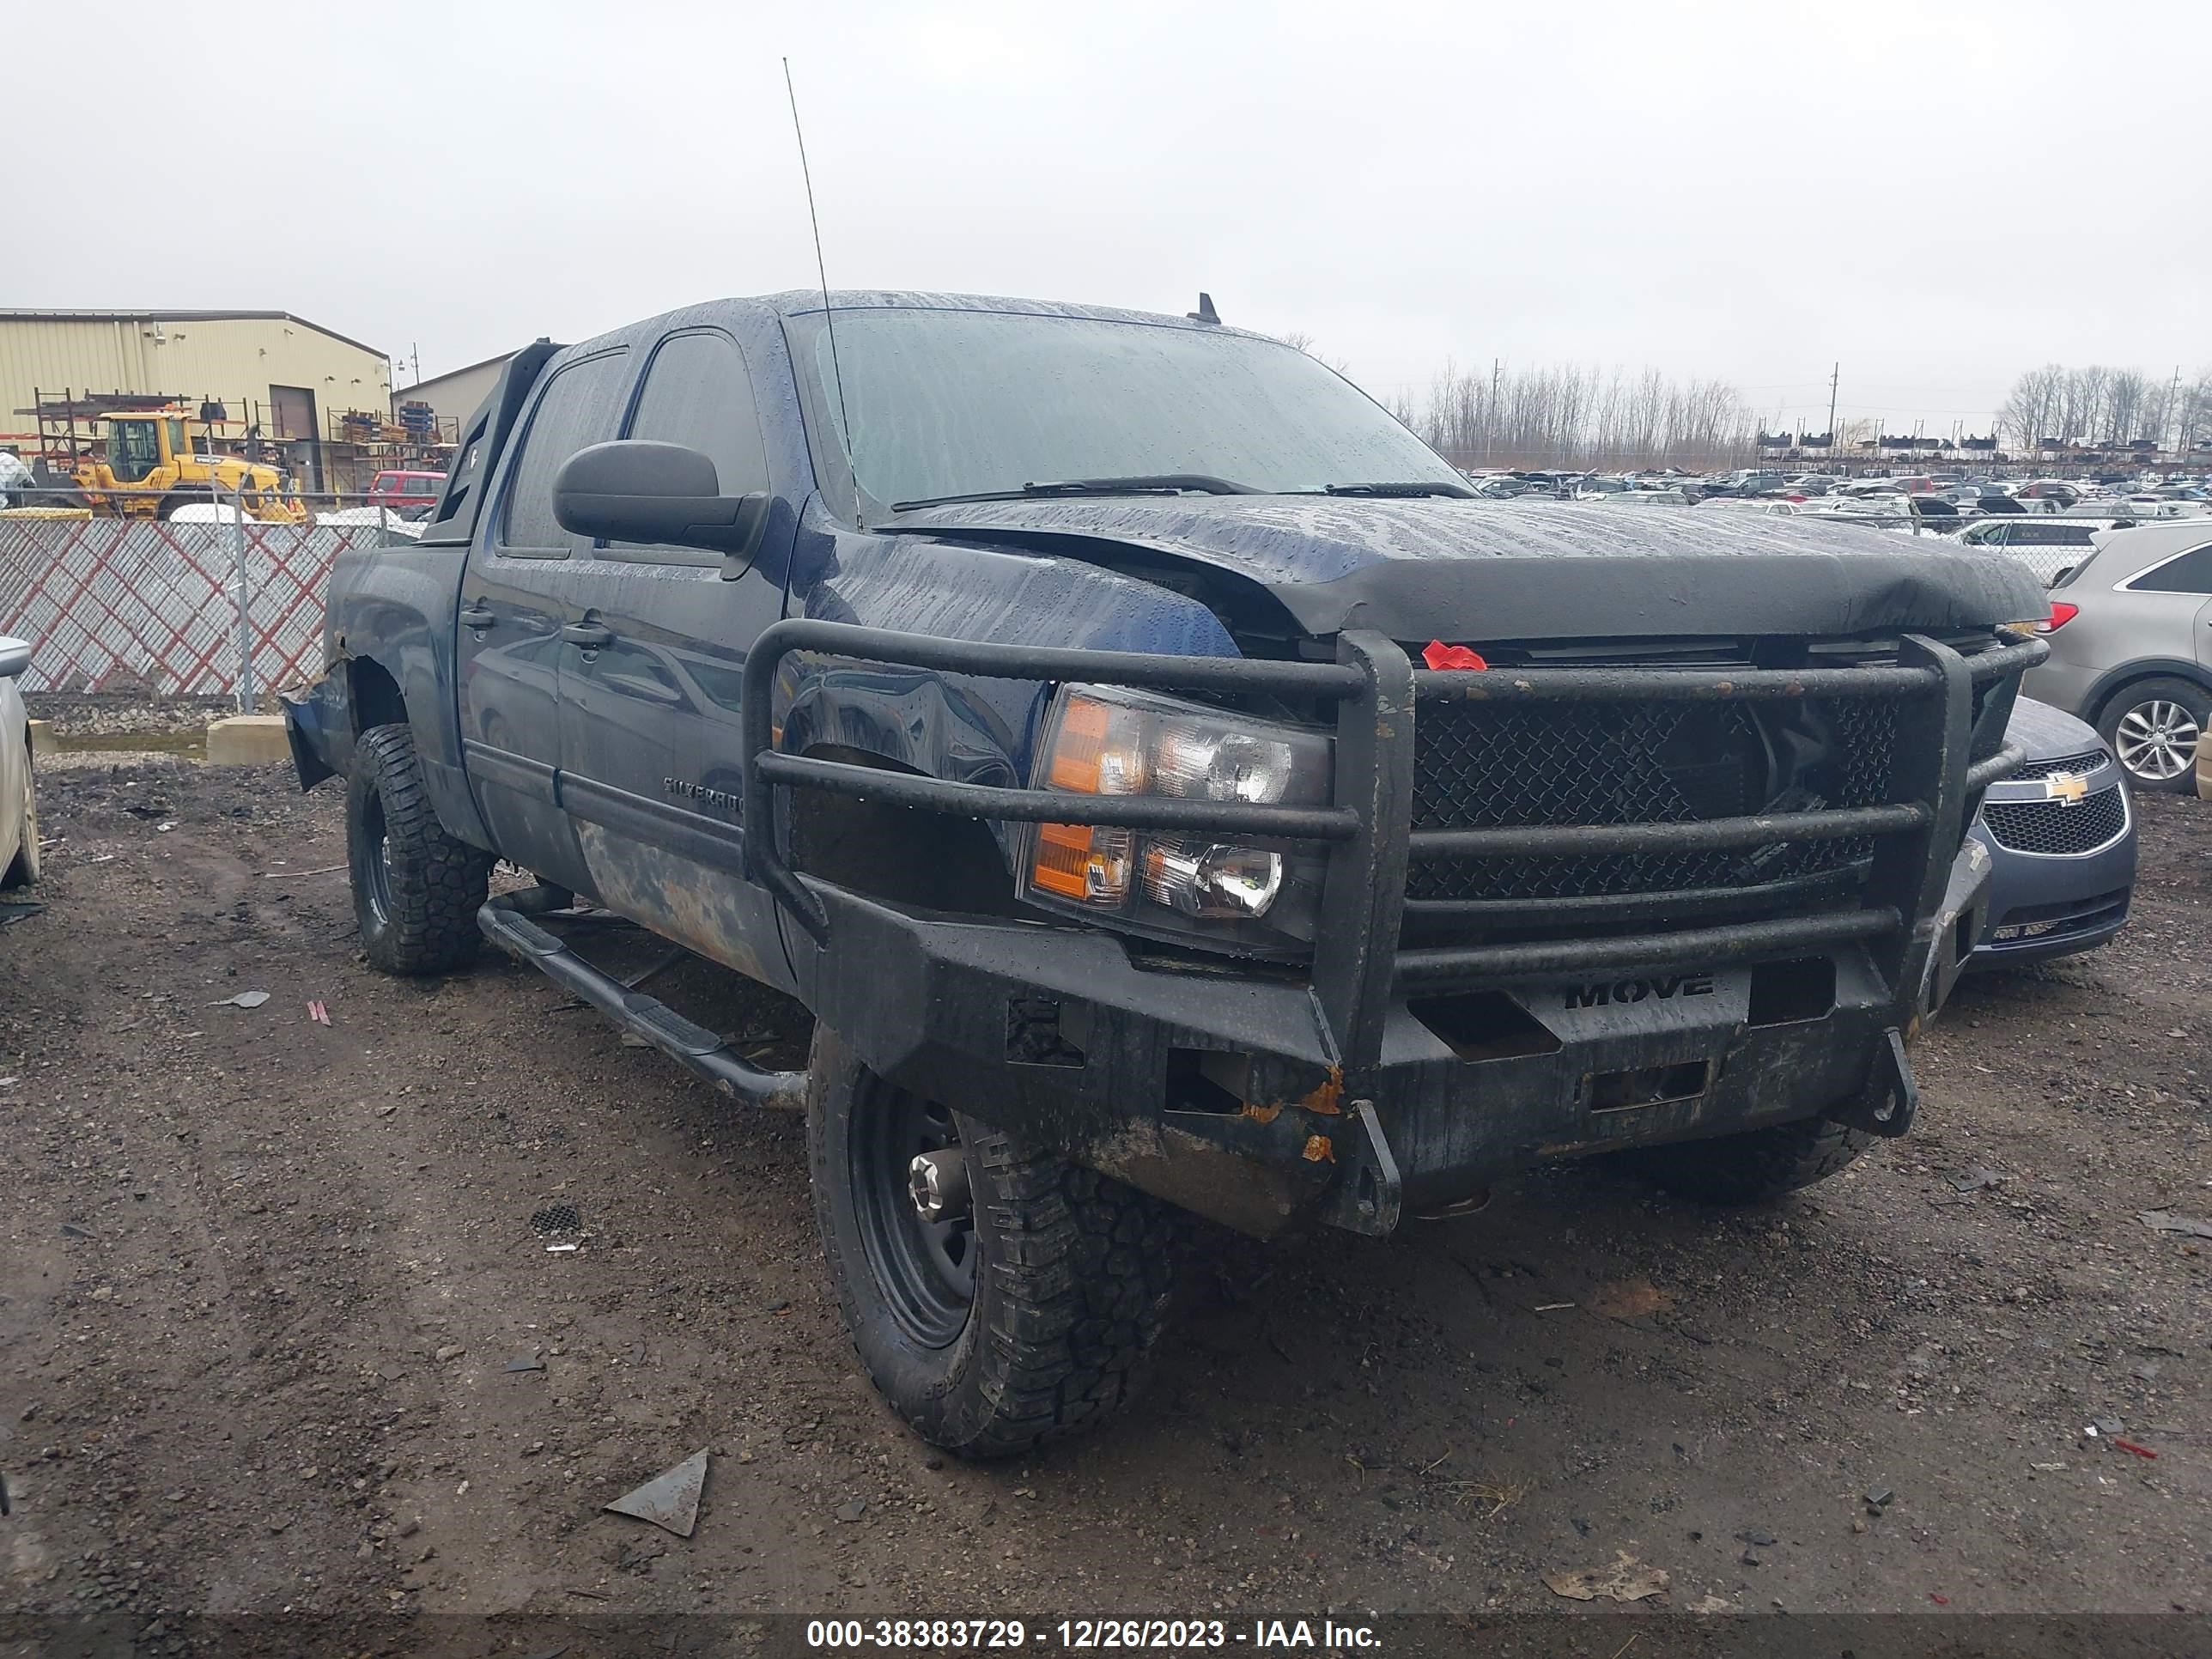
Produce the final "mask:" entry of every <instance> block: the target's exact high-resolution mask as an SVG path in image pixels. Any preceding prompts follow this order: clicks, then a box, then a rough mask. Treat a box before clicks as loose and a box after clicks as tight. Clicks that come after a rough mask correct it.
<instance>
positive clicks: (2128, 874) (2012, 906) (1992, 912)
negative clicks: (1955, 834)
mask: <svg viewBox="0 0 2212 1659" xmlns="http://www.w3.org/2000/svg"><path fill="white" fill-rule="evenodd" d="M2118 770H2119V769H2118V767H2116V766H2112V765H2110V764H2109V763H2107V765H2106V767H2104V768H2100V769H2099V772H2098V774H2097V775H2096V777H2097V780H2098V781H2102V780H2103V779H2104V777H2105V775H2106V774H2107V773H2109V774H2110V781H2109V782H2106V783H2105V784H2104V787H2106V788H2110V789H2112V791H2114V792H2115V799H2117V800H2118V802H2119V804H2120V806H2121V820H2120V821H2121V824H2122V829H2121V831H2120V833H2119V834H2118V836H2115V837H2114V838H2113V839H2112V841H2111V842H2108V843H2106V845H2104V846H2102V847H2098V848H2093V849H2092V850H2089V851H2087V852H2083V853H2078V854H2043V853H2033V852H2025V851H2021V850H2017V849H2015V848H2009V847H2007V846H2005V845H2004V844H2003V843H2002V842H2001V841H2000V840H1999V839H1998V838H1997V837H1996V836H1994V835H1993V834H1991V832H1990V829H1989V826H1988V825H1987V824H1986V823H1984V822H1983V821H1982V820H1980V819H1979V818H1977V819H1976V820H1975V823H1974V824H1973V827H1972V829H1971V830H1970V831H1969V834H1970V835H1972V837H1973V839H1974V841H1975V842H1978V843H1979V844H1980V845H1982V846H1983V847H1984V848H1985V849H1986V850H1987V851H1988V853H1989V854H1990V887H1989V902H1988V914H1987V920H1986V921H1985V922H1984V926H1983V927H1982V930H1981V932H1980V933H1979V934H1978V943H1977V945H1975V948H1974V951H1973V954H1972V957H1969V958H1968V962H1967V966H1968V968H1969V969H1972V970H1974V971H1981V970H1983V969H1991V968H2005V967H2021V966H2025V965H2026V964H2027V963H2031V962H2043V961H2047V960H2049V959H2051V958H2052V957H2066V956H2074V955H2076V954H2078V953H2079V952H2081V951H2093V950H2094V949H2096V947H2097V946H2099V945H2102V944H2104V943H2105V942H2106V940H2108V939H2111V938H2112V936H2113V935H2114V934H2116V933H2118V932H2119V931H2120V929H2121V928H2123V927H2125V926H2126V925H2127V921H2128V908H2129V905H2130V902H2131V901H2132V899H2133V896H2134V889H2135V882H2136V827H2135V814H2134V810H2133V805H2132V803H2131V802H2130V801H2129V799H2128V797H2127V793H2126V786H2125V785H2124V783H2122V782H2121V781H2120V779H2119V775H2118ZM2012 800H2017V801H2018V802H2020V803H2021V804H2022V805H2028V806H2030V807H2032V808H2033V809H2034V810H2037V811H2045V812H2051V813H2058V812H2064V811H2082V810H2084V809H2083V808H2081V807H2074V808H2067V807H2063V806H2060V805H2055V804H2052V802H2051V798H2049V797H2048V796H2046V795H2045V792H2044V791H2043V789H2042V787H2041V786H2040V785H2039V783H2036V782H2033V781H2029V782H2019V781H2014V782H2007V783H2001V784H1998V785H1996V787H1994V788H1993V789H1992V790H1991V791H1990V801H1991V802H1992V803H1996V804H2001V803H2002V802H2005V801H2012Z"/></svg>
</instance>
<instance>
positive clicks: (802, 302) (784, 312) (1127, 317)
mask: <svg viewBox="0 0 2212 1659" xmlns="http://www.w3.org/2000/svg"><path fill="white" fill-rule="evenodd" d="M755 303H756V304H759V305H764V306H767V307H769V309H771V310H772V311H775V312H776V313H778V314H780V315H781V316H785V317H804V316H807V315H810V314H812V313H818V312H820V311H821V310H822V309H823V293H822V290H821V289H813V288H810V289H787V290H785V291H784V292H783V293H781V294H763V295H760V296H758V298H757V300H756V301H755ZM829 308H830V309H832V310H836V311H873V310H884V311H893V310H896V311H1001V312H1013V313H1019V314H1022V315H1025V316H1031V317H1083V318H1089V319H1093V320H1096V321H1098V322H1106V323H1149V324H1152V325H1164V326H1167V327H1171V328H1189V329H1203V330H1206V331H1209V332H1213V333H1229V334H1243V333H1249V332H1250V331H1249V330H1246V329H1232V328H1230V327H1228V326H1227V325H1225V324H1222V323H1201V322H1200V321H1198V320H1197V319H1195V318H1192V317H1185V316H1175V315H1170V314H1169V313H1165V312H1158V311H1132V310H1129V309H1127V308H1126V307H1120V306H1091V305H1075V304H1071V303H1068V302H1066V301H1060V300H1017V299H1011V298H1008V297H1006V296H1005V295H992V294H944V293H936V292H932V291H930V290H927V289H882V288H844V289H830V290H829Z"/></svg>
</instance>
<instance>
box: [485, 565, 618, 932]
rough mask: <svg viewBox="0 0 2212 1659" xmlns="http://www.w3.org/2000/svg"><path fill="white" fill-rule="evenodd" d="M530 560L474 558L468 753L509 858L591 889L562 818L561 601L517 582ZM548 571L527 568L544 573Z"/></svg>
mask: <svg viewBox="0 0 2212 1659" xmlns="http://www.w3.org/2000/svg"><path fill="white" fill-rule="evenodd" d="M515 563H518V561H509V560H504V559H497V558H494V559H490V560H487V561H485V562H483V563H481V564H479V563H478V562H476V561H474V560H471V568H470V569H469V572H468V575H467V578H466V580H465V581H464V582H463V583H462V587H461V616H460V635H459V641H458V642H457V645H456V647H455V654H456V659H457V660H456V664H455V666H456V669H457V671H458V673H459V704H460V708H459V714H460V729H461V751H462V755H463V757H464V763H465V765H466V767H467V769H468V775H469V782H470V785H471V788H472V790H473V793H475V796H476V801H477V811H479V812H481V813H482V814H483V821H484V826H485V828H487V829H489V830H490V831H491V836H492V841H493V843H494V845H495V848H497V850H498V852H499V854H500V856H501V858H504V859H508V860H512V861H513V862H514V863H516V864H520V865H521V866H524V867H525V868H526V869H529V870H532V871H534V872H537V873H538V874H539V875H541V876H543V877H544V878H546V879H547V880H549V881H556V882H558V883H560V884H562V886H565V887H572V888H580V889H581V890H584V891H586V892H588V891H589V890H590V889H589V887H588V886H587V885H586V883H585V871H584V864H583V859H582V855H581V854H580V852H579V851H578V850H577V846H576V837H575V832H574V829H572V828H571V827H570V825H569V823H568V819H567V818H566V817H565V816H564V815H563V814H562V811H561V808H560V804H559V796H558V793H557V790H556V778H555V772H556V768H557V767H558V766H559V764H560V757H561V722H560V674H561V653H562V649H563V641H562V637H561V629H562V622H563V617H562V605H561V603H560V601H559V600H558V599H556V598H554V597H553V596H551V595H550V594H547V593H544V592H538V591H534V584H533V585H532V586H523V585H522V584H520V583H518V582H517V581H515V580H513V574H512V572H511V570H510V569H502V568H501V567H502V566H508V567H511V566H512V565H513V564H515ZM542 569H543V567H542V566H540V565H538V564H537V563H535V562H532V563H527V564H525V565H524V566H523V571H524V574H526V576H528V575H536V574H540V573H541V572H542Z"/></svg>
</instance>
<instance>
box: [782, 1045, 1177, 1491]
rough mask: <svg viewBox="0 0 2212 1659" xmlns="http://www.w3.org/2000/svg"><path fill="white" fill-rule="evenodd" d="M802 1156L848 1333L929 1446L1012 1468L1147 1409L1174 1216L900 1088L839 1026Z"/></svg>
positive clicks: (816, 1061)
mask: <svg viewBox="0 0 2212 1659" xmlns="http://www.w3.org/2000/svg"><path fill="white" fill-rule="evenodd" d="M806 1139H807V1151H808V1156H809V1162H810V1164H811V1170H812V1175H813V1182H814V1216H815V1221H816V1224H817V1226H818V1227H819V1228H820V1230H821V1234H822V1243H823V1255H824V1257H825V1258H826V1260H827V1262H828V1266H829V1278H830V1282H831V1285H832V1286H833V1288H834V1289H835V1290H836V1293H837V1303H838V1308H839V1310H840V1311H841V1312H842V1315H843V1316H844V1320H845V1327H846V1329H847V1330H848V1332H849V1333H850V1334H851V1336H852V1339H853V1346H854V1348H855V1349H856V1350H857V1351H858V1352H859V1353H860V1363H861V1364H862V1365H863V1366H864V1367H866V1370H867V1373H868V1376H869V1378H870V1380H872V1382H873V1383H875V1385H876V1387H877V1389H878V1391H880V1392H881V1393H882V1395H883V1396H884V1399H885V1400H886V1401H889V1402H890V1406H891V1408H892V1409H893V1410H894V1411H896V1412H897V1413H898V1414H899V1415H900V1416H901V1417H902V1418H904V1419H906V1421H907V1422H908V1425H911V1426H912V1427H913V1429H914V1430H915V1432H916V1433H918V1434H919V1435H921V1437H922V1438H923V1439H925V1440H927V1441H928V1442H930V1443H932V1444H933V1445H938V1446H942V1447H944V1448H945V1449H946V1450H948V1451H951V1452H954V1453H957V1454H958V1455H961V1456H963V1457H978V1458H981V1457H1006V1456H1012V1455H1017V1454H1019V1453H1023V1452H1026V1451H1028V1450H1030V1449H1031V1448H1033V1447H1035V1446H1037V1445H1039V1444H1041V1443H1043V1442H1045V1441H1047V1440H1050V1439H1053V1438H1055V1437H1058V1436H1060V1435H1063V1434H1066V1433H1068V1432H1070V1431H1073V1430H1076V1429H1079V1428H1084V1427H1086V1426H1088V1425H1091V1424H1093V1423H1096V1422H1098V1421H1100V1420H1102V1419H1104V1418H1106V1417H1107V1416H1109V1415H1110V1414H1111V1413H1113V1412H1114V1411H1115V1409H1117V1408H1118V1407H1120V1406H1121V1405H1122V1404H1123V1403H1124V1402H1125V1401H1127V1399H1129V1398H1130V1396H1131V1395H1133V1392H1134V1391H1135V1389H1136V1388H1137V1386H1138V1383H1139V1380H1140V1377H1141V1375H1142V1372H1143V1370H1144V1367H1145V1363H1146V1360H1147V1358H1149V1356H1150V1353H1151V1351H1152V1346H1153V1344H1154V1343H1155V1341H1157V1340H1158V1336H1159V1334H1160V1331H1161V1329H1162V1328H1163V1326H1164V1324H1165V1322H1166V1318H1167V1310H1168V1292H1169V1281H1170V1242H1171V1225H1172V1220H1171V1216H1170V1212H1168V1211H1167V1210H1166V1209H1165V1207H1164V1206H1162V1205H1160V1204H1159V1203H1158V1202H1157V1201H1156V1200H1152V1199H1150V1198H1147V1197H1145V1196H1144V1195H1143V1194H1139V1193H1135V1192H1133V1191H1131V1190H1130V1189H1129V1188H1126V1187H1123V1186H1121V1184H1120V1183H1119V1182H1113V1181H1109V1180H1107V1179H1106V1178H1105V1177H1104V1176H1100V1175H1098V1174H1097V1173H1096V1172H1094V1171H1092V1170H1085V1169H1083V1168H1080V1167H1079V1166H1078V1165H1075V1164H1069V1163H1067V1162H1066V1161H1065V1160H1064V1159H1060V1158H1054V1157H1051V1156H1049V1155H1047V1154H1044V1153H1041V1152H1034V1151H1032V1150H1030V1149H1029V1148H1027V1147H1024V1146H1022V1145H1021V1143H1019V1142H1018V1141H1017V1140H1016V1139H1014V1138H1013V1137H1012V1136H1011V1135H1007V1134H1005V1133H1000V1131H998V1130H995V1129H993V1128H990V1127H987V1126H986V1125H984V1124H981V1123H979V1122H977V1121H975V1120H974V1119H973V1118H970V1117H969V1116H968V1115H966V1114H965V1113H962V1112H957V1111H954V1110H951V1109H949V1108H947V1107H946V1106H945V1105H943V1104H942V1103H938V1102H934V1101H930V1100H927V1099H925V1098H923V1097H921V1096H919V1095H916V1094H915V1093H913V1092H911V1091H908V1090H904V1089H900V1088H897V1087H896V1086H895V1085H891V1084H890V1083H888V1082H886V1081H885V1080H884V1079H882V1078H879V1077H878V1076H877V1075H876V1074H875V1073H873V1072H872V1071H870V1070H869V1069H868V1068H867V1067H866V1066H865V1065H863V1064H861V1063H860V1060H859V1059H858V1058H857V1057H856V1056H855V1055H854V1054H853V1053H852V1051H851V1050H850V1049H849V1048H847V1047H846V1045H845V1042H844V1041H843V1039H842V1038H841V1037H839V1036H837V1034H836V1032H835V1031H833V1030H830V1029H829V1026H828V1025H826V1024H817V1025H816V1027H815V1030H814V1052H813V1057H812V1071H811V1082H810V1084H809V1086H808V1093H807V1116H806Z"/></svg>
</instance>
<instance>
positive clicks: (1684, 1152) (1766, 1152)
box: [1622, 1117, 1874, 1205]
mask: <svg viewBox="0 0 2212 1659" xmlns="http://www.w3.org/2000/svg"><path fill="white" fill-rule="evenodd" d="M1873 1144H1874V1137H1873V1136H1872V1135H1870V1134H1868V1133H1866V1132H1865V1131H1864V1130H1863V1129H1847V1128H1845V1127H1844V1126H1843V1125H1842V1124H1840V1123H1836V1122H1832V1121H1829V1120H1828V1119H1826V1118H1821V1117H1808V1118H1804V1119H1801V1120H1800V1121H1797V1122H1795V1123H1777V1124H1774V1125H1771V1127H1767V1128H1764V1129H1751V1130H1747V1131H1746V1132H1745V1133H1742V1134H1735V1135H1720V1136H1717V1137H1715V1138H1714V1139H1711V1140H1680V1141H1675V1142H1674V1143H1673V1144H1671V1145H1669V1146H1640V1147H1638V1148H1637V1149H1636V1150H1634V1151H1632V1152H1626V1153H1624V1154H1622V1157H1623V1158H1624V1159H1625V1161H1626V1163H1627V1164H1629V1165H1630V1167H1632V1169H1634V1170H1636V1171H1637V1172H1638V1174H1640V1175H1642V1176H1644V1178H1645V1179H1646V1180H1648V1181H1650V1182H1651V1183H1652V1184H1653V1185H1654V1186H1657V1187H1662V1188H1665V1189H1666V1190H1667V1191H1668V1192H1670V1193H1674V1194H1678V1195H1679V1196H1680V1197H1683V1198H1689V1199H1695V1200H1697V1201H1698V1202H1699V1203H1700V1204H1729V1205H1736V1204H1760V1203H1764V1202H1765V1201H1766V1200H1770V1199H1776V1198H1779V1197H1781V1196H1782V1194H1784V1193H1794V1192H1796V1190H1797V1189H1798V1188H1800V1187H1809V1186H1811V1185H1812V1184H1813V1183H1814V1182H1816V1181H1826V1179H1827V1178H1828V1177H1829V1176H1832V1175H1834V1174H1835V1173H1836V1172H1837V1171H1838V1170H1841V1169H1843V1168H1844V1165H1846V1164H1850V1163H1852V1162H1853V1161H1854V1160H1856V1159H1857V1157H1858V1155H1859V1154H1860V1153H1861V1152H1864V1151H1866V1149H1867V1148H1868V1147H1869V1146H1872V1145H1873Z"/></svg>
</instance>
